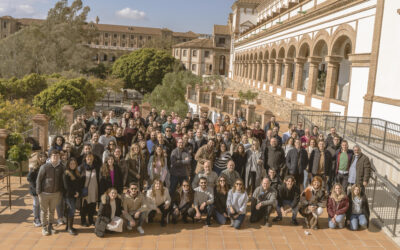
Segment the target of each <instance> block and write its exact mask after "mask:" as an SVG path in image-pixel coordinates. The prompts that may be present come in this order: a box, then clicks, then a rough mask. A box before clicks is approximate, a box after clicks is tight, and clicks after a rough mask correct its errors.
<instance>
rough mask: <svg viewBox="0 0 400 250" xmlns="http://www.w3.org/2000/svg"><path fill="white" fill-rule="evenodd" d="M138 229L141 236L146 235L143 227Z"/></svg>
mask: <svg viewBox="0 0 400 250" xmlns="http://www.w3.org/2000/svg"><path fill="white" fill-rule="evenodd" d="M136 229H137V231H138V232H139V233H140V234H144V230H143V228H142V227H140V226H139V227H137V228H136Z"/></svg>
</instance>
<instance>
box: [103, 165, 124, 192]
mask: <svg viewBox="0 0 400 250" xmlns="http://www.w3.org/2000/svg"><path fill="white" fill-rule="evenodd" d="M111 187H114V188H115V189H117V192H118V193H119V194H122V191H123V188H124V185H123V176H122V174H121V170H120V168H119V167H118V166H117V165H114V185H113V184H112V180H111V175H110V173H109V174H108V176H104V175H101V173H100V180H99V193H100V195H102V194H104V193H105V192H106V191H107V190H108V189H109V188H111Z"/></svg>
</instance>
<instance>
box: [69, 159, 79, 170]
mask: <svg viewBox="0 0 400 250" xmlns="http://www.w3.org/2000/svg"><path fill="white" fill-rule="evenodd" d="M77 166H78V164H77V163H76V161H71V162H70V163H69V168H70V169H71V170H75V169H76V167H77Z"/></svg>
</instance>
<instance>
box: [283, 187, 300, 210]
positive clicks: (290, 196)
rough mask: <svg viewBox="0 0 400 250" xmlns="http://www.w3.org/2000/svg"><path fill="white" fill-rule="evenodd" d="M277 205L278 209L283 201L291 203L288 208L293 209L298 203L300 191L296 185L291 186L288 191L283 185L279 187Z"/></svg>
mask: <svg viewBox="0 0 400 250" xmlns="http://www.w3.org/2000/svg"><path fill="white" fill-rule="evenodd" d="M277 199H278V204H279V206H280V207H282V206H283V201H284V200H289V201H292V203H291V205H290V207H292V208H295V207H297V205H298V204H299V201H300V190H299V189H298V188H297V186H296V185H293V187H292V189H290V190H289V189H288V188H287V187H286V185H285V184H283V185H281V186H280V187H279V189H278V198H277Z"/></svg>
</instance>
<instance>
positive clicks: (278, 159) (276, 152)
mask: <svg viewBox="0 0 400 250" xmlns="http://www.w3.org/2000/svg"><path fill="white" fill-rule="evenodd" d="M270 143H271V146H269V147H267V148H266V149H265V151H264V157H265V160H264V164H265V170H266V171H268V169H270V168H273V169H275V170H276V173H277V174H278V175H279V176H280V177H283V176H282V175H284V174H283V172H284V171H285V165H286V164H285V152H284V151H283V149H282V148H281V147H279V146H278V140H277V139H276V138H274V137H273V138H271V142H270Z"/></svg>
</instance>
